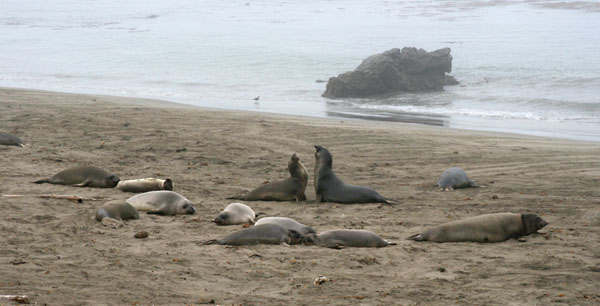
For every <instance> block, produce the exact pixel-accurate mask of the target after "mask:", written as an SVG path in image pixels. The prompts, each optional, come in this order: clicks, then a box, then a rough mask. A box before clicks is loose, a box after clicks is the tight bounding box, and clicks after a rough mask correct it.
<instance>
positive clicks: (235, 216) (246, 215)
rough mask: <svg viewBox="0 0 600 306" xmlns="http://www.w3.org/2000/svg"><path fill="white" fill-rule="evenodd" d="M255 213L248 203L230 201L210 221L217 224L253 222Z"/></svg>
mask: <svg viewBox="0 0 600 306" xmlns="http://www.w3.org/2000/svg"><path fill="white" fill-rule="evenodd" d="M254 218H256V213H255V212H254V210H252V208H250V207H248V205H245V204H242V203H231V204H229V205H227V207H225V209H223V211H222V212H221V213H220V214H219V215H218V216H216V217H215V218H214V219H213V220H212V222H214V223H216V224H217V225H237V224H247V223H250V224H254Z"/></svg>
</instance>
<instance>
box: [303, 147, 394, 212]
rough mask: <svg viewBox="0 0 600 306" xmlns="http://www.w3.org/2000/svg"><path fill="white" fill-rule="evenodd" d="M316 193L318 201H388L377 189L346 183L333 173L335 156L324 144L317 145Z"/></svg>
mask: <svg viewBox="0 0 600 306" xmlns="http://www.w3.org/2000/svg"><path fill="white" fill-rule="evenodd" d="M315 149H316V152H315V178H314V180H315V193H316V194H317V202H335V203H343V204H352V203H388V204H392V202H390V201H388V200H386V199H385V198H384V197H383V196H381V195H380V194H379V193H377V191H375V190H373V189H372V188H369V187H365V186H356V185H350V184H346V183H344V182H343V181H342V180H340V179H339V178H338V177H337V176H336V175H335V173H333V168H332V164H333V158H332V156H331V153H329V151H328V150H327V149H326V148H324V147H322V146H315Z"/></svg>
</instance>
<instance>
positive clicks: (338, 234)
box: [302, 229, 396, 249]
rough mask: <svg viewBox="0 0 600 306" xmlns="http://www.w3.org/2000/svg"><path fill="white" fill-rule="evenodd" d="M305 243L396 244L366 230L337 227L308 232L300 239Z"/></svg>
mask: <svg viewBox="0 0 600 306" xmlns="http://www.w3.org/2000/svg"><path fill="white" fill-rule="evenodd" d="M302 243H303V244H305V245H317V246H320V247H324V248H332V249H341V248H345V247H353V248H382V247H386V246H388V245H396V243H394V242H389V241H387V240H384V239H382V238H381V237H379V236H378V235H377V234H375V233H373V232H371V231H367V230H351V229H339V230H330V231H325V232H322V233H320V234H308V235H306V236H305V237H304V238H303V239H302Z"/></svg>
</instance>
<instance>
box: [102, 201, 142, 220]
mask: <svg viewBox="0 0 600 306" xmlns="http://www.w3.org/2000/svg"><path fill="white" fill-rule="evenodd" d="M104 218H113V219H121V220H129V219H139V218H140V215H139V214H138V211H137V209H135V207H133V206H131V204H129V203H127V202H125V201H123V200H115V201H109V202H106V203H104V205H102V206H100V208H98V210H97V211H96V220H98V221H102V219H104Z"/></svg>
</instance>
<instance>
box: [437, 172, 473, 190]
mask: <svg viewBox="0 0 600 306" xmlns="http://www.w3.org/2000/svg"><path fill="white" fill-rule="evenodd" d="M437 185H438V186H439V187H440V190H442V191H451V190H454V189H459V188H468V187H474V188H478V187H479V185H477V184H475V182H473V181H472V180H471V179H470V178H469V177H468V176H467V174H466V173H465V171H463V169H461V168H458V167H452V168H449V169H448V170H446V171H444V173H442V175H440V179H439V180H438V182H437Z"/></svg>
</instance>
